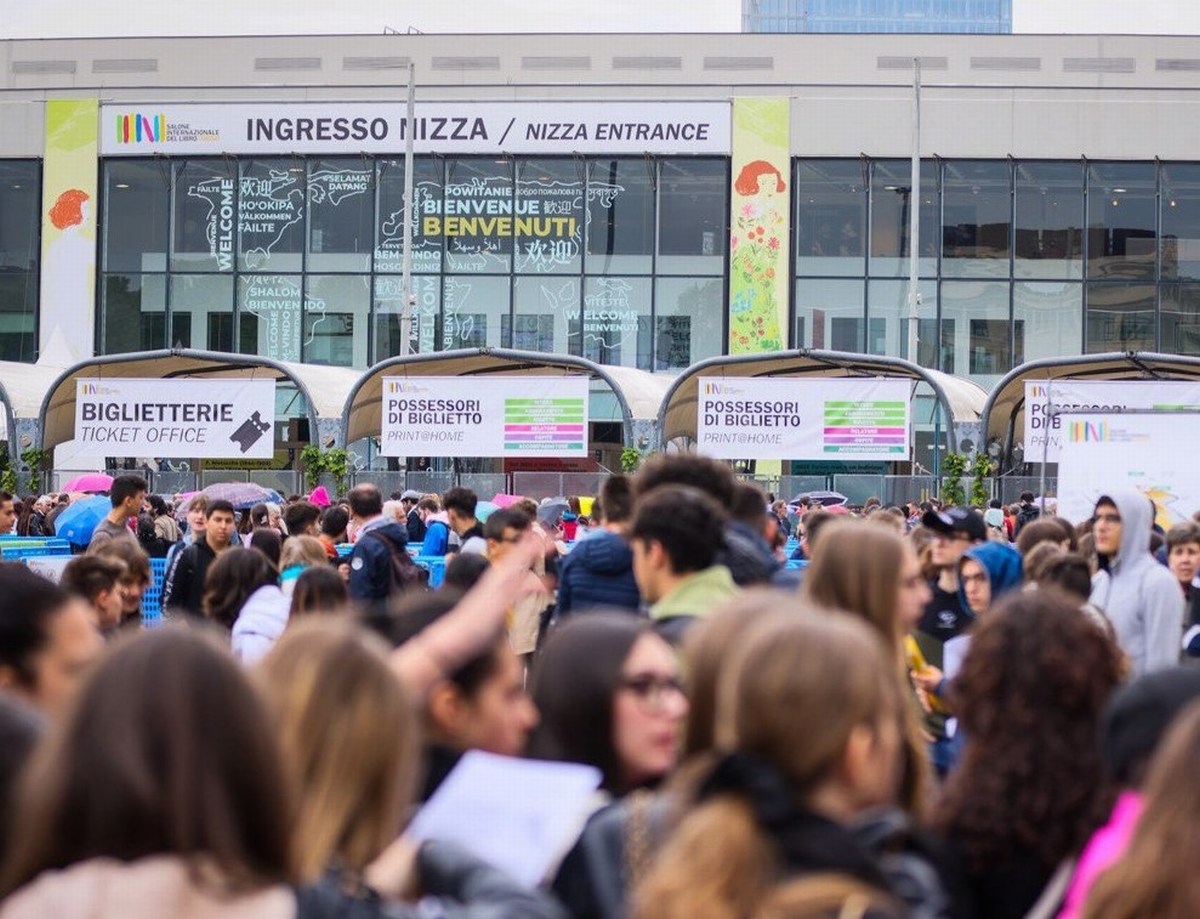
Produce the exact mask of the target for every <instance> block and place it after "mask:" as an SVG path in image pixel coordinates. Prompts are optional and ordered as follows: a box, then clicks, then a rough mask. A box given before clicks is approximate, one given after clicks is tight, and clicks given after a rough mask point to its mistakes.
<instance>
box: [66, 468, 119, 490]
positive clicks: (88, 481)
mask: <svg viewBox="0 0 1200 919" xmlns="http://www.w3.org/2000/svg"><path fill="white" fill-rule="evenodd" d="M112 483H113V477H112V476H111V475H105V474H104V473H103V472H85V473H84V474H83V475H77V476H75V478H73V479H71V481H69V482H68V483H67V484H66V485H64V486H63V487H62V490H63V491H86V492H92V493H93V494H94V493H96V492H107V491H108V490H109V489H111V488H112Z"/></svg>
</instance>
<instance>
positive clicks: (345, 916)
mask: <svg viewBox="0 0 1200 919" xmlns="http://www.w3.org/2000/svg"><path fill="white" fill-rule="evenodd" d="M417 874H418V876H419V878H420V885H421V892H422V894H424V895H425V896H426V897H435V898H437V900H438V901H439V902H438V904H437V911H436V912H434V911H432V910H431V909H427V908H424V907H416V906H410V905H408V904H406V903H394V902H389V901H386V900H382V899H381V898H380V897H379V896H378V895H377V894H374V893H373V892H371V891H370V890H367V889H363V890H360V891H359V892H358V893H357V894H354V893H348V892H347V891H345V890H344V889H343V888H342V887H341V886H340V885H339V884H338V880H337V877H336V875H326V876H325V877H324V878H323V879H322V880H321V881H319V882H318V883H316V884H313V885H310V886H308V887H303V888H301V889H300V890H298V891H297V892H296V917H297V919H421V917H428V916H431V915H436V916H440V917H443V919H565V914H564V913H563V911H562V909H561V908H560V907H559V906H558V904H556V903H554V902H553V901H552V900H551V899H550V898H549V897H547V896H545V895H544V894H540V893H537V892H536V891H532V890H528V889H527V888H525V887H522V886H521V885H520V884H518V883H517V882H516V881H514V880H513V879H512V878H510V877H509V876H508V875H507V874H505V873H504V872H503V871H500V870H498V869H496V868H493V867H492V866H491V865H489V864H487V863H486V862H483V861H481V860H480V859H478V858H476V857H475V856H474V855H472V854H471V853H469V852H467V851H466V850H465V849H463V848H461V847H459V846H456V845H455V844H454V843H450V842H426V843H424V844H423V845H422V846H421V849H420V851H419V852H418V853H417Z"/></svg>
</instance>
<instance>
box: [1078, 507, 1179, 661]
mask: <svg viewBox="0 0 1200 919" xmlns="http://www.w3.org/2000/svg"><path fill="white" fill-rule="evenodd" d="M1093 521H1094V525H1093V528H1092V534H1093V536H1094V537H1095V540H1096V554H1097V555H1098V556H1099V559H1100V570H1099V571H1097V572H1096V574H1095V575H1094V576H1093V577H1092V596H1091V602H1092V604H1094V605H1095V606H1097V607H1099V609H1101V610H1102V611H1103V612H1104V615H1105V616H1106V617H1107V618H1108V620H1109V622H1111V623H1112V626H1113V630H1114V631H1115V632H1116V636H1117V643H1118V644H1119V645H1120V646H1121V650H1122V651H1124V652H1125V653H1126V655H1128V657H1129V664H1130V667H1131V668H1132V673H1131V674H1130V677H1131V678H1132V677H1137V676H1141V675H1142V674H1144V673H1149V672H1151V671H1153V670H1161V669H1163V668H1164V667H1174V666H1175V665H1176V664H1178V663H1179V648H1180V637H1181V635H1182V633H1183V613H1184V603H1183V594H1182V593H1181V592H1180V590H1179V585H1178V583H1176V581H1175V578H1174V576H1173V575H1172V574H1171V572H1170V571H1168V570H1167V569H1166V568H1164V567H1163V566H1162V565H1160V564H1158V562H1156V561H1155V560H1154V557H1153V556H1152V555H1151V554H1150V529H1151V526H1152V524H1153V523H1154V505H1153V503H1152V502H1151V501H1150V499H1149V498H1147V497H1146V496H1145V495H1142V494H1139V493H1138V492H1136V491H1119V492H1118V491H1114V492H1112V493H1111V494H1110V495H1102V496H1101V497H1100V500H1099V501H1097V502H1096V509H1095V512H1094V515H1093Z"/></svg>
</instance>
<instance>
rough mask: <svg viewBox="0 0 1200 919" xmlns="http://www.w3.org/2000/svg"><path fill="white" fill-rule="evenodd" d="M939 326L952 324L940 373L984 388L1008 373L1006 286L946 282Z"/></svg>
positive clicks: (942, 296) (1009, 355) (1008, 343)
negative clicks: (950, 342) (965, 377)
mask: <svg viewBox="0 0 1200 919" xmlns="http://www.w3.org/2000/svg"><path fill="white" fill-rule="evenodd" d="M941 305H942V312H941V323H942V325H943V326H946V325H947V323H953V328H954V348H953V350H952V351H951V352H950V354H949V355H948V357H949V361H948V362H947V361H946V357H947V355H945V354H943V363H942V366H941V368H940V369H941V370H944V371H945V372H946V373H956V374H959V375H960V376H961V375H969V376H970V377H971V378H972V379H974V380H975V382H977V383H979V384H980V385H982V386H984V387H985V388H986V387H988V386H990V385H991V384H993V383H996V382H998V381H999V379H1000V377H1001V376H1002V375H1003V374H1005V373H1007V372H1008V371H1009V370H1011V369H1012V344H1011V342H1010V340H1009V321H1008V284H1007V283H983V282H973V281H962V282H955V281H946V282H944V283H943V284H942V293H941Z"/></svg>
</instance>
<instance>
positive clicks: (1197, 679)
mask: <svg viewBox="0 0 1200 919" xmlns="http://www.w3.org/2000/svg"><path fill="white" fill-rule="evenodd" d="M1195 699H1200V671H1197V670H1193V669H1184V668H1182V667H1175V668H1172V669H1170V670H1159V671H1155V672H1153V673H1150V674H1147V675H1145V676H1142V677H1139V678H1138V679H1136V680H1135V681H1134V682H1132V683H1130V684H1129V685H1127V686H1125V687H1123V688H1122V689H1121V690H1119V691H1118V692H1117V693H1116V694H1115V695H1114V696H1113V698H1112V701H1111V702H1110V703H1109V706H1108V710H1107V711H1106V712H1105V715H1104V723H1103V725H1102V727H1101V733H1100V744H1101V749H1102V752H1103V757H1104V762H1105V765H1106V766H1107V767H1108V770H1109V772H1110V774H1111V776H1112V778H1113V780H1114V781H1115V784H1116V785H1117V787H1118V788H1120V789H1121V791H1120V794H1118V796H1117V800H1116V803H1115V804H1114V805H1113V809H1112V812H1111V813H1110V814H1109V817H1108V822H1107V823H1105V824H1104V826H1102V827H1100V828H1099V829H1098V830H1096V832H1095V833H1093V834H1092V838H1091V839H1089V840H1088V842H1087V845H1086V846H1084V848H1083V853H1082V854H1081V855H1080V856H1079V862H1078V864H1077V865H1076V866H1075V873H1074V874H1073V875H1072V877H1071V883H1070V886H1069V887H1068V888H1067V896H1066V899H1065V900H1064V901H1063V905H1062V908H1061V909H1060V911H1059V913H1058V919H1079V917H1080V916H1082V915H1083V907H1084V904H1085V903H1086V902H1087V897H1088V894H1089V893H1090V892H1091V889H1092V885H1093V884H1094V883H1095V881H1096V878H1098V877H1099V876H1100V875H1101V874H1102V873H1103V872H1104V871H1105V870H1106V869H1107V868H1109V867H1110V866H1111V865H1112V864H1113V863H1114V862H1116V861H1117V860H1118V859H1120V858H1121V856H1122V855H1124V854H1125V850H1126V849H1127V848H1128V847H1129V842H1130V840H1131V839H1132V838H1133V831H1134V830H1135V829H1136V828H1137V822H1138V818H1139V817H1140V816H1141V813H1142V805H1143V799H1142V793H1141V786H1142V783H1143V782H1144V781H1145V778H1146V773H1147V769H1148V767H1149V765H1150V760H1151V759H1152V758H1153V756H1154V751H1155V749H1156V748H1157V747H1158V742H1159V740H1161V739H1162V737H1163V736H1164V735H1165V734H1166V733H1167V729H1168V728H1169V727H1170V726H1171V723H1172V722H1173V721H1174V720H1175V718H1176V717H1177V716H1178V715H1179V713H1180V712H1181V711H1183V709H1184V708H1186V707H1187V705H1188V703H1190V702H1192V701H1194V700H1195Z"/></svg>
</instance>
